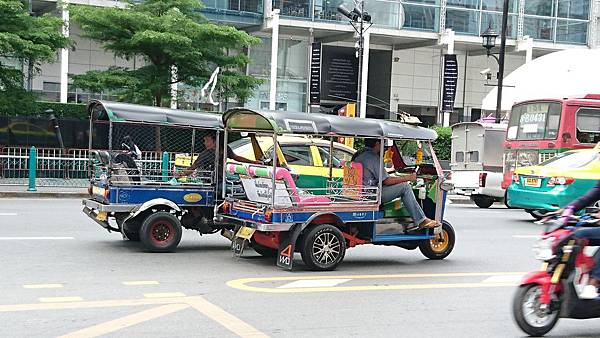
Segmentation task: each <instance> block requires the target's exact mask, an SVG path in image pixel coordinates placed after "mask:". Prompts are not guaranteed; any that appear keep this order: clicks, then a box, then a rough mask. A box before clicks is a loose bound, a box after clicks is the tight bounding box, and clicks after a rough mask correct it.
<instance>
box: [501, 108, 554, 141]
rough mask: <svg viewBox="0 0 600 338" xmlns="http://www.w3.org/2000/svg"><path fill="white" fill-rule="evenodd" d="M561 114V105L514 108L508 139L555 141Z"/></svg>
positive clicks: (511, 114)
mask: <svg viewBox="0 0 600 338" xmlns="http://www.w3.org/2000/svg"><path fill="white" fill-rule="evenodd" d="M560 113H561V105H560V103H552V102H536V103H527V104H521V105H517V106H514V107H513V109H512V111H511V113H510V121H509V124H508V132H507V134H506V139H507V140H554V139H556V137H557V135H558V126H559V123H560Z"/></svg>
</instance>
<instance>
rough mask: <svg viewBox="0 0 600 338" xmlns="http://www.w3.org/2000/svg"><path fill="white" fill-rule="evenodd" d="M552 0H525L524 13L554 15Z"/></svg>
mask: <svg viewBox="0 0 600 338" xmlns="http://www.w3.org/2000/svg"><path fill="white" fill-rule="evenodd" d="M554 2H555V1H554V0H526V1H525V14H531V15H542V16H554Z"/></svg>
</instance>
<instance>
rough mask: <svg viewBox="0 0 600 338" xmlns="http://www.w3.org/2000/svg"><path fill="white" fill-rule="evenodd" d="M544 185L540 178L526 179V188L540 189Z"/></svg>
mask: <svg viewBox="0 0 600 338" xmlns="http://www.w3.org/2000/svg"><path fill="white" fill-rule="evenodd" d="M541 185H542V180H540V179H539V178H525V186H526V187H535V188H539V187H540V186H541Z"/></svg>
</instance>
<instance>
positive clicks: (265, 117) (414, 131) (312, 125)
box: [223, 108, 437, 140]
mask: <svg viewBox="0 0 600 338" xmlns="http://www.w3.org/2000/svg"><path fill="white" fill-rule="evenodd" d="M223 123H224V124H225V126H226V128H229V129H238V130H240V129H245V130H248V131H250V130H264V131H274V132H276V133H278V134H305V135H339V136H358V137H367V138H380V137H386V138H391V139H418V140H435V139H436V138H437V133H436V132H435V131H434V130H431V129H427V128H423V127H417V126H411V125H407V124H403V123H399V122H394V121H386V120H379V119H369V118H364V119H362V118H355V117H344V116H337V115H327V114H321V113H297V112H285V111H253V110H249V109H245V108H233V109H230V110H228V111H227V112H226V113H225V114H223Z"/></svg>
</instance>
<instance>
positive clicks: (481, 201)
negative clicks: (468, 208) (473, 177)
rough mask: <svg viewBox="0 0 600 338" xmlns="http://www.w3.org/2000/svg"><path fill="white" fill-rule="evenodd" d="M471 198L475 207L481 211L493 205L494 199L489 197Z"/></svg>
mask: <svg viewBox="0 0 600 338" xmlns="http://www.w3.org/2000/svg"><path fill="white" fill-rule="evenodd" d="M471 198H472V199H473V202H475V205H477V206H478V207H480V208H482V209H487V208H489V207H491V206H492V204H494V198H493V197H490V196H485V195H473V196H472V197H471Z"/></svg>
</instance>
